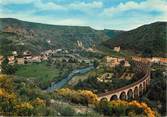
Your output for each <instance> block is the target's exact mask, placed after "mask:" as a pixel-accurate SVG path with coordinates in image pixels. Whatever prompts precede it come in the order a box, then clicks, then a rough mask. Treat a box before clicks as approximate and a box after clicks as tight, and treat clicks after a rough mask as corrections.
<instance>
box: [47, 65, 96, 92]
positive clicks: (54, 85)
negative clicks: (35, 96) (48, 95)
mask: <svg viewBox="0 0 167 117" xmlns="http://www.w3.org/2000/svg"><path fill="white" fill-rule="evenodd" d="M92 69H94V66H93V65H91V66H89V67H86V68H80V69H76V70H73V71H72V72H71V73H70V74H69V75H68V76H67V77H66V78H64V79H63V80H61V81H59V82H57V83H55V82H53V83H52V84H51V86H50V87H49V88H48V89H47V90H46V91H48V92H53V91H54V90H55V89H60V88H62V87H63V86H64V85H65V84H67V83H68V81H70V80H71V79H72V78H73V77H74V76H75V75H78V74H84V73H86V72H89V71H91V70H92Z"/></svg>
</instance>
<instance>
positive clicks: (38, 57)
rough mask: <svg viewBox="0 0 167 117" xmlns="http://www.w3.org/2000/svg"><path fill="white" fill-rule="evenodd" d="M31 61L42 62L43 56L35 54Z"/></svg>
mask: <svg viewBox="0 0 167 117" xmlns="http://www.w3.org/2000/svg"><path fill="white" fill-rule="evenodd" d="M31 62H37V63H39V62H41V56H33V57H32V59H31Z"/></svg>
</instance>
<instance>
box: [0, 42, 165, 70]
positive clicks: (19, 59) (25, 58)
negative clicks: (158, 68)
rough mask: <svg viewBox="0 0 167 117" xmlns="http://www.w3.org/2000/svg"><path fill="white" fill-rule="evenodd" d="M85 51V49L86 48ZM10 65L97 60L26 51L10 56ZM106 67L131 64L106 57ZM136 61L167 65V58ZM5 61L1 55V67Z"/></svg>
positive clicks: (57, 52) (74, 51) (71, 53)
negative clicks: (35, 53)
mask: <svg viewBox="0 0 167 117" xmlns="http://www.w3.org/2000/svg"><path fill="white" fill-rule="evenodd" d="M77 44H78V46H79V47H80V48H82V49H83V45H82V43H81V42H79V41H77ZM84 50H85V48H84ZM86 51H89V52H95V50H94V49H93V48H88V49H86ZM113 51H115V52H118V53H119V52H120V51H121V48H120V46H118V47H114V48H113ZM7 58H8V61H9V64H11V65H14V64H19V65H23V64H28V63H40V62H42V61H48V60H49V59H51V60H52V62H67V63H68V62H79V63H82V62H84V63H86V64H88V65H90V64H92V63H93V62H94V61H95V60H97V58H93V59H92V58H91V59H90V58H87V57H83V56H80V54H79V52H78V50H77V49H70V50H67V49H55V50H51V49H49V50H46V51H43V52H41V53H40V54H39V55H33V54H32V52H31V51H28V50H27V51H24V52H23V53H22V55H18V53H17V51H13V52H12V55H11V56H8V57H7ZM104 58H105V61H106V66H108V67H111V68H113V67H115V66H117V65H119V64H120V62H121V61H124V66H125V67H130V64H129V62H128V60H127V59H126V58H125V57H112V56H105V57H104ZM131 58H132V59H133V60H135V61H146V62H148V61H149V62H150V63H158V64H162V65H165V64H167V58H160V57H152V58H143V57H138V56H132V57H131ZM3 60H4V57H3V56H2V55H0V66H1V64H2V62H3ZM0 68H1V67H0Z"/></svg>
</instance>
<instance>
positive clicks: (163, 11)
mask: <svg viewBox="0 0 167 117" xmlns="http://www.w3.org/2000/svg"><path fill="white" fill-rule="evenodd" d="M0 17H1V18H5V17H10V18H18V19H21V20H25V21H33V22H40V23H47V24H58V25H81V26H83V25H84V26H85V25H86V26H91V27H93V28H95V29H104V28H108V29H118V30H119V29H121V30H122V29H123V30H129V29H132V28H136V27H138V26H140V25H143V24H147V23H152V22H155V21H167V0H0Z"/></svg>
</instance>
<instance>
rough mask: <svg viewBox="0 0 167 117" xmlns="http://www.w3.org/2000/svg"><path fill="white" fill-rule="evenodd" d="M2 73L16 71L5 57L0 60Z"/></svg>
mask: <svg viewBox="0 0 167 117" xmlns="http://www.w3.org/2000/svg"><path fill="white" fill-rule="evenodd" d="M1 67H2V73H4V74H14V73H15V72H16V68H15V67H14V66H12V65H10V64H9V60H8V58H7V57H5V59H4V60H3V62H2V65H1Z"/></svg>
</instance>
